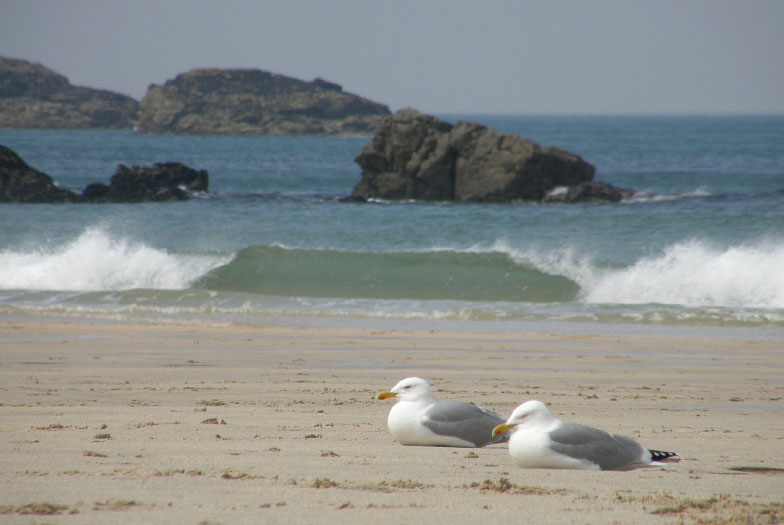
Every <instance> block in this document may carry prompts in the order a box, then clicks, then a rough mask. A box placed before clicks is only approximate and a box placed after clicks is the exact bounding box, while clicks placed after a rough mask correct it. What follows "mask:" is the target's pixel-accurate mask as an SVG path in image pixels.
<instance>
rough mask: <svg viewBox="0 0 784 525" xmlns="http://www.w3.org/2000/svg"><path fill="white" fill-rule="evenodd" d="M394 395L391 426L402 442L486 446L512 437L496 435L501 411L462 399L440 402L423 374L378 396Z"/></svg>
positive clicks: (405, 443)
mask: <svg viewBox="0 0 784 525" xmlns="http://www.w3.org/2000/svg"><path fill="white" fill-rule="evenodd" d="M391 397H394V398H395V399H396V400H397V403H395V405H394V406H393V407H392V409H391V410H390V411H389V417H388V418H387V426H388V427H389V432H390V433H391V434H392V437H393V438H394V439H395V441H397V442H398V443H400V444H401V445H422V446H435V447H484V446H485V445H489V444H491V443H503V442H504V441H506V440H507V439H508V436H507V435H506V434H504V433H503V432H499V433H498V434H496V435H494V434H493V433H492V432H493V428H495V427H496V426H497V425H499V424H500V423H503V421H504V417H503V416H502V415H501V414H498V413H497V412H493V411H492V410H488V409H486V408H480V407H478V406H475V405H471V404H469V403H460V402H458V401H437V400H436V399H435V398H434V397H433V392H432V391H431V390H430V385H428V384H427V381H425V380H424V379H421V378H419V377H409V378H408V379H403V380H402V381H400V382H399V383H398V384H396V385H395V386H394V387H393V388H392V389H391V390H388V391H386V392H380V393H379V394H378V395H377V396H376V399H389V398H391Z"/></svg>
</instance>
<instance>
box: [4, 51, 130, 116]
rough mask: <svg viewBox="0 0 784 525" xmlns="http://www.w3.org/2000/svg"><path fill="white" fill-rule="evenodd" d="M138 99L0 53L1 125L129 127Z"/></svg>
mask: <svg viewBox="0 0 784 525" xmlns="http://www.w3.org/2000/svg"><path fill="white" fill-rule="evenodd" d="M138 106H139V104H138V102H137V101H136V100H134V99H133V98H131V97H128V96H125V95H120V94H118V93H113V92H111V91H105V90H101V89H92V88H87V87H78V86H74V85H72V84H71V83H70V82H69V81H68V79H67V78H66V77H64V76H63V75H60V74H59V73H55V72H54V71H52V70H51V69H49V68H47V67H44V66H42V65H41V64H34V63H31V62H27V61H25V60H17V59H14V58H5V57H0V128H48V129H84V128H105V129H121V128H131V127H133V123H134V121H135V120H136V113H137V110H138Z"/></svg>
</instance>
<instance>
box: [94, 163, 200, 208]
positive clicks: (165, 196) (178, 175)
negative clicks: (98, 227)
mask: <svg viewBox="0 0 784 525" xmlns="http://www.w3.org/2000/svg"><path fill="white" fill-rule="evenodd" d="M208 186H209V175H208V174H207V172H206V171H205V170H198V171H197V170H194V169H192V168H189V167H188V166H186V165H184V164H180V163H178V162H167V163H162V164H155V165H153V166H152V167H147V168H143V167H139V166H133V167H132V168H129V167H127V166H124V165H122V164H120V165H119V166H117V171H116V172H115V174H114V175H113V176H112V179H111V182H110V185H109V186H107V185H105V184H100V183H95V184H90V185H89V186H87V187H86V188H85V189H84V192H82V200H83V202H90V203H101V202H118V203H119V202H147V201H152V202H161V201H182V200H188V199H189V198H190V194H191V193H192V192H206V191H207V190H208Z"/></svg>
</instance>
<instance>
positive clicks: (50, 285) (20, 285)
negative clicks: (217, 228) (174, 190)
mask: <svg viewBox="0 0 784 525" xmlns="http://www.w3.org/2000/svg"><path fill="white" fill-rule="evenodd" d="M222 262H223V260H222V259H219V258H217V257H209V256H183V255H172V254H170V253H168V252H166V251H164V250H159V249H156V248H151V247H149V246H147V245H145V244H141V243H132V242H130V241H128V240H127V239H118V240H116V239H112V238H111V236H110V235H109V234H107V233H106V232H105V231H103V230H102V229H100V228H88V229H87V230H85V231H84V232H83V233H82V234H81V235H80V236H79V237H78V238H77V239H75V240H74V241H72V242H69V243H67V244H65V245H63V246H61V247H58V248H55V249H49V250H42V249H39V250H36V251H28V252H22V251H13V250H6V251H4V252H2V253H0V289H5V290H15V289H16V290H22V289H24V290H62V291H80V292H84V291H106V290H129V289H134V288H151V289H164V290H173V289H182V288H187V287H189V286H190V285H191V283H192V282H193V281H194V280H196V279H198V278H199V277H200V276H201V275H203V274H204V273H205V272H207V271H208V270H210V269H211V268H213V267H214V266H217V265H219V264H221V263H222Z"/></svg>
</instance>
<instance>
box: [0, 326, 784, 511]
mask: <svg viewBox="0 0 784 525" xmlns="http://www.w3.org/2000/svg"><path fill="white" fill-rule="evenodd" d="M783 350H784V348H782V342H781V340H778V341H764V340H754V341H749V340H740V339H702V338H687V337H650V336H644V337H643V336H612V337H611V336H598V335H580V334H572V335H553V334H546V333H541V334H540V333H529V334H507V333H467V332H442V331H404V330H363V329H338V328H289V327H243V326H227V327H204V326H159V325H126V324H111V323H87V322H80V323H59V322H3V323H0V415H1V416H2V417H0V521H2V522H3V523H31V522H33V523H43V522H46V523H194V524H195V523H205V524H206V523H332V522H337V521H340V522H343V523H368V522H376V523H423V522H429V523H452V524H455V523H478V522H494V523H524V522H527V523H662V522H663V523H681V522H684V523H692V522H697V521H698V520H715V521H711V523H776V522H781V521H784V379H783V378H784V351H783ZM413 375H417V376H421V377H424V378H426V379H427V380H428V381H429V382H430V384H431V385H432V387H433V390H434V392H435V394H436V397H438V398H442V399H454V400H459V401H470V402H475V403H476V404H479V405H482V406H485V407H488V408H491V409H494V410H497V411H498V412H501V413H502V414H504V415H508V414H509V413H510V412H511V411H512V410H513V409H514V407H516V406H517V405H518V404H520V403H522V402H523V401H526V400H528V399H539V400H541V401H543V402H545V403H547V404H548V406H549V407H550V409H551V410H552V411H553V413H554V414H555V415H556V416H558V417H560V418H562V419H566V420H569V421H574V422H579V423H584V424H589V425H592V426H597V427H600V428H603V429H605V430H608V431H610V432H614V433H618V434H624V435H628V436H631V437H633V438H635V439H637V440H638V441H640V442H641V443H642V444H643V445H645V446H647V447H650V448H656V449H660V450H672V451H676V452H678V453H679V455H680V457H681V458H682V460H681V461H680V462H679V463H675V464H669V465H667V466H665V467H653V468H647V469H640V470H635V471H630V472H587V471H574V470H565V471H556V470H536V469H520V468H518V467H516V466H515V465H514V464H513V463H512V461H511V459H510V458H509V455H508V451H507V448H506V446H505V445H494V446H491V447H488V448H484V449H461V448H430V447H403V446H401V445H399V444H397V443H395V442H394V441H393V440H392V439H391V436H390V435H389V433H388V431H387V428H386V417H387V413H388V411H389V409H390V407H391V402H392V401H391V400H389V401H376V400H375V399H374V396H375V394H376V393H377V392H379V391H381V390H387V389H389V388H390V387H392V386H393V385H394V384H395V383H396V382H397V381H398V380H400V379H402V378H404V377H408V376H413Z"/></svg>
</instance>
